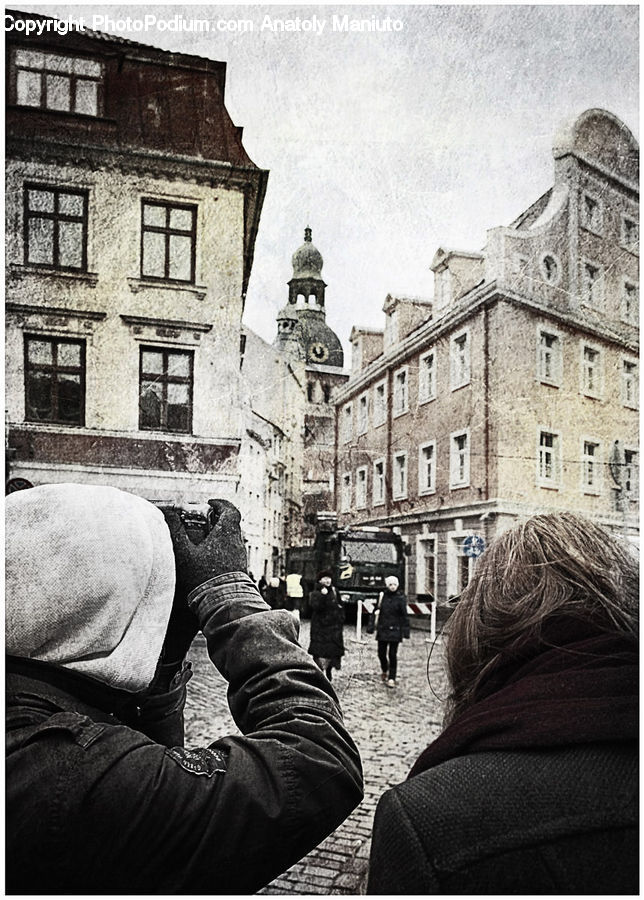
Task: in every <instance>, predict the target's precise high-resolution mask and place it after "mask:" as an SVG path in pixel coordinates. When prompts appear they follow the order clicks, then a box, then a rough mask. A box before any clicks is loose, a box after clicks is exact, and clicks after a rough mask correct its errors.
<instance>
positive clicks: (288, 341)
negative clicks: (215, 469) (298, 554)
mask: <svg viewBox="0 0 644 900" xmlns="http://www.w3.org/2000/svg"><path fill="white" fill-rule="evenodd" d="M292 264H293V277H292V278H291V280H290V281H289V283H288V287H289V295H288V301H287V303H286V305H285V306H284V308H283V309H282V310H280V312H279V313H278V316H277V327H278V331H277V337H276V338H275V341H274V342H273V346H274V347H275V348H276V349H278V350H280V351H281V352H282V353H283V354H284V355H285V356H286V357H288V358H289V359H292V360H297V361H300V362H302V363H304V366H305V378H306V405H305V410H304V434H303V441H304V447H303V459H302V512H301V518H300V521H301V533H300V535H299V540H298V541H296V542H295V543H298V544H299V543H309V542H311V541H312V539H313V537H314V534H315V527H314V526H315V520H316V515H317V513H319V512H322V511H329V510H332V509H333V508H334V495H333V491H334V484H333V471H334V459H335V408H334V406H333V396H334V393H335V391H336V390H337V389H338V388H339V386H341V385H342V384H344V382H345V381H346V380H347V375H346V374H345V373H344V372H343V365H344V353H343V350H342V345H341V343H340V340H339V338H338V336H337V335H336V334H335V332H334V331H333V330H332V329H331V328H329V326H328V325H327V324H326V306H325V289H326V284H325V282H324V280H323V278H322V266H323V259H322V255H321V253H320V251H319V250H318V249H317V248H316V247H314V246H313V243H312V234H311V229H310V228H306V229H305V231H304V243H303V244H302V246H301V247H299V248H298V249H297V250H296V251H295V253H294V254H293V258H292ZM293 537H295V535H293Z"/></svg>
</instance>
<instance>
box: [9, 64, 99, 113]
mask: <svg viewBox="0 0 644 900" xmlns="http://www.w3.org/2000/svg"><path fill="white" fill-rule="evenodd" d="M13 64H14V77H15V87H14V90H15V95H14V96H15V101H16V103H17V104H18V106H36V107H39V108H41V109H53V110H58V111H59V112H72V113H77V114H79V115H84V116H98V115H99V112H100V109H101V106H102V89H103V68H102V66H101V64H100V63H99V62H97V61H96V60H93V59H86V58H82V57H76V56H63V55H62V54H60V53H43V52H42V51H40V50H22V49H16V50H14V55H13Z"/></svg>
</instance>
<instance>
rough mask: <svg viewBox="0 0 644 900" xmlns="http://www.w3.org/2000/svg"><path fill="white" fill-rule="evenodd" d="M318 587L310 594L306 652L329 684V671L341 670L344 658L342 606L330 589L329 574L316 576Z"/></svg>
mask: <svg viewBox="0 0 644 900" xmlns="http://www.w3.org/2000/svg"><path fill="white" fill-rule="evenodd" d="M317 581H318V584H319V587H318V589H317V590H316V591H311V593H310V595H309V603H310V606H311V641H310V644H309V653H310V654H311V656H312V657H313V659H314V660H315V662H316V663H317V664H318V666H319V667H320V668H321V669H322V671H323V672H324V673H325V674H326V677H327V678H328V679H329V681H331V679H332V670H333V669H339V668H340V667H341V664H342V663H341V660H342V657H343V656H344V636H343V633H342V626H343V624H344V604H343V603H342V601H341V600H340V598H339V596H338V592H337V591H336V589H335V588H334V587H332V584H331V582H332V577H331V572H329V571H323V572H320V573H319V574H318V577H317Z"/></svg>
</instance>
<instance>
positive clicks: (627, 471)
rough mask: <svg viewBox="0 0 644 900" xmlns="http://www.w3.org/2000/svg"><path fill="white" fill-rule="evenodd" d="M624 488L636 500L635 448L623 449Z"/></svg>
mask: <svg viewBox="0 0 644 900" xmlns="http://www.w3.org/2000/svg"><path fill="white" fill-rule="evenodd" d="M624 490H625V491H626V493H627V494H629V495H630V496H631V497H633V499H635V500H637V498H638V495H639V454H638V453H637V451H636V450H624Z"/></svg>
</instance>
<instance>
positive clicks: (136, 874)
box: [5, 484, 362, 896]
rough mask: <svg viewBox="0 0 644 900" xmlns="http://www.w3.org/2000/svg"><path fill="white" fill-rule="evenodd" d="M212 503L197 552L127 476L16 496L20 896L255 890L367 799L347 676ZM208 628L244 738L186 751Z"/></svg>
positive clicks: (14, 783)
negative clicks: (346, 718) (251, 560)
mask: <svg viewBox="0 0 644 900" xmlns="http://www.w3.org/2000/svg"><path fill="white" fill-rule="evenodd" d="M210 504H211V506H212V508H213V511H214V515H215V517H216V521H215V523H214V527H213V528H212V530H211V531H210V533H209V534H208V535H207V536H206V537H205V538H204V539H203V541H202V542H201V543H199V544H198V545H195V544H193V543H191V541H190V539H189V537H188V535H187V532H186V531H185V528H184V525H183V522H182V520H181V518H180V516H179V513H178V511H177V510H170V511H168V512H167V514H166V519H165V520H164V517H163V514H162V513H161V511H160V510H158V509H157V508H156V507H154V506H153V505H152V504H151V503H148V502H147V501H145V500H143V499H141V498H140V497H135V496H134V495H132V494H127V493H125V492H124V491H118V490H116V489H114V488H108V487H96V486H91V487H90V486H88V485H70V484H57V485H45V486H42V487H36V488H32V489H29V490H25V491H18V492H16V493H13V494H11V495H10V496H9V497H7V500H6V557H5V559H6V595H5V622H6V644H7V651H8V653H9V654H10V655H9V656H8V658H7V663H6V678H5V689H6V714H7V736H6V741H5V748H6V753H7V763H6V770H5V776H6V782H5V812H6V843H5V863H6V868H5V874H6V888H7V892H8V893H9V894H17V895H35V896H39V895H43V894H46V895H80V896H88V895H89V896H94V895H97V894H105V895H117V896H120V895H138V894H141V895H142V894H146V895H148V894H149V895H171V894H196V895H213V894H217V895H224V894H245V895H250V894H254V893H256V892H257V891H259V890H260V889H261V888H262V887H265V886H266V885H267V884H268V883H269V882H270V881H272V880H273V879H274V878H275V877H277V876H278V875H279V874H281V873H282V872H284V871H285V870H286V869H288V868H289V867H290V866H292V865H293V864H294V863H295V862H296V861H297V860H299V859H301V858H302V857H303V856H304V855H305V854H306V853H308V852H309V851H311V850H312V849H313V848H314V847H315V846H316V845H317V844H319V843H320V841H322V840H323V839H324V838H325V837H326V836H327V835H329V834H330V833H331V832H332V831H333V830H334V829H335V828H337V827H338V825H340V823H341V822H342V821H343V820H344V819H345V818H346V816H347V815H349V813H350V812H351V811H352V810H353V808H354V807H355V806H356V805H357V804H358V803H359V801H360V800H361V798H362V775H361V769H360V758H359V755H358V751H357V749H356V747H355V745H354V743H353V741H352V740H351V738H350V737H349V735H348V734H347V732H346V730H345V728H344V725H343V723H342V715H341V711H340V708H339V706H338V702H337V698H336V696H335V694H334V692H333V689H332V688H331V685H330V684H329V682H328V681H327V679H326V678H325V677H324V675H323V674H322V673H321V672H320V671H319V669H318V667H317V666H316V665H315V664H314V663H313V661H312V660H311V658H310V656H308V654H307V653H305V652H304V650H303V649H302V648H301V647H300V645H299V644H298V641H297V625H296V622H295V620H294V618H293V616H292V615H290V614H288V613H285V612H283V611H276V612H273V611H271V610H270V609H269V608H268V606H267V605H266V604H265V603H264V601H263V600H262V599H261V598H260V596H259V594H258V592H257V589H256V587H255V586H254V584H253V583H252V582H251V580H250V578H249V577H248V575H246V574H245V573H246V551H245V549H244V543H243V540H242V535H241V530H240V521H239V513H238V512H237V510H236V509H235V508H234V507H233V506H232V505H231V504H230V503H227V502H225V501H221V500H215V501H210ZM115 561H118V565H117V564H115ZM258 613H261V615H258ZM198 630H201V632H202V634H203V636H204V638H205V641H206V644H207V648H208V653H209V656H210V658H211V659H212V661H213V663H214V664H215V666H216V667H217V668H218V670H219V672H220V673H221V675H222V676H223V677H224V678H225V679H226V681H228V703H229V705H230V711H231V714H232V716H233V718H234V721H235V723H236V725H237V728H238V729H239V731H236V733H235V734H234V736H231V737H224V736H219V735H217V734H212V735H210V736H209V739H208V740H206V741H204V744H203V746H201V747H199V748H194V749H186V748H185V747H184V746H183V708H184V703H185V698H186V685H187V682H188V680H189V678H190V675H191V671H190V665H189V663H186V662H185V655H186V653H187V651H188V648H189V647H190V645H191V643H192V640H193V638H194V636H195V634H196V633H197V631H198ZM239 732H241V733H239Z"/></svg>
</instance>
